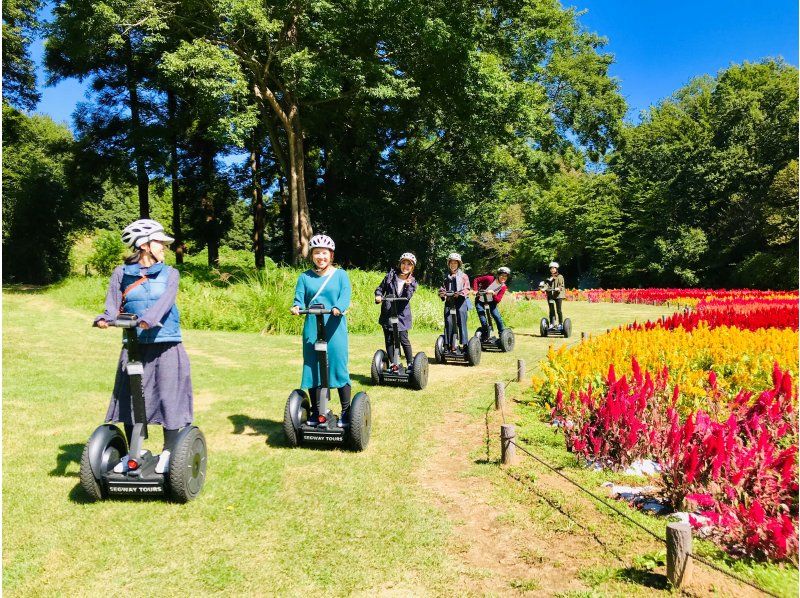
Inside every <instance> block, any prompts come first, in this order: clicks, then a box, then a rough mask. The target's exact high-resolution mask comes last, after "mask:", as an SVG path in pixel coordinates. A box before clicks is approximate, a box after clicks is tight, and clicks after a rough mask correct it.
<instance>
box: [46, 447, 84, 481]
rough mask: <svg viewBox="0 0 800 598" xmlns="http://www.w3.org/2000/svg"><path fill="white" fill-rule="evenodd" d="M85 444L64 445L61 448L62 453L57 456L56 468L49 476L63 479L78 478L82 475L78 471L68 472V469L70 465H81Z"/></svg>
mask: <svg viewBox="0 0 800 598" xmlns="http://www.w3.org/2000/svg"><path fill="white" fill-rule="evenodd" d="M83 447H84V445H83V444H77V443H72V444H62V445H61V446H60V447H58V448H59V450H60V451H61V452H60V453H59V454H58V456H56V466H55V468H54V469H52V470H51V471H50V473H49V474H48V475H51V476H58V477H62V478H77V477H80V474H79V473H78V472H77V471H70V472H67V467H69V464H70V463H77V464H78V465H80V462H81V455H82V454H83Z"/></svg>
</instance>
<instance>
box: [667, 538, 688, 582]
mask: <svg viewBox="0 0 800 598" xmlns="http://www.w3.org/2000/svg"><path fill="white" fill-rule="evenodd" d="M691 554H692V528H691V527H690V526H689V524H688V523H669V524H667V579H669V582H670V583H671V584H672V586H673V587H675V588H678V589H680V588H682V587H685V586H688V585H689V584H690V583H691V582H692V565H693V563H692V558H691V556H690V555H691Z"/></svg>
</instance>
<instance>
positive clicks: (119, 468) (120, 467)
mask: <svg viewBox="0 0 800 598" xmlns="http://www.w3.org/2000/svg"><path fill="white" fill-rule="evenodd" d="M127 465H128V456H127V455H125V456H124V457H122V459H120V460H119V463H117V464H116V465H115V466H114V473H124V472H125V470H126V469H127Z"/></svg>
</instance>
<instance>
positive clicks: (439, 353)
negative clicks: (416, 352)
mask: <svg viewBox="0 0 800 598" xmlns="http://www.w3.org/2000/svg"><path fill="white" fill-rule="evenodd" d="M433 356H434V358H435V359H436V363H444V362H445V360H444V335H443V334H440V335H439V336H438V337H437V338H436V347H435V348H434V350H433Z"/></svg>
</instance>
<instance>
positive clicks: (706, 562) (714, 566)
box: [510, 440, 780, 598]
mask: <svg viewBox="0 0 800 598" xmlns="http://www.w3.org/2000/svg"><path fill="white" fill-rule="evenodd" d="M510 443H511V444H513V445H514V446H515V447H517V448H518V449H519V450H521V451H522V452H523V453H525V454H526V455H528V456H529V457H530V458H532V459H533V460H535V461H536V462H538V463H540V464H542V465H544V466H545V467H546V468H547V469H549V470H550V471H552V472H553V473H555V474H557V475H559V476H561V477H562V478H564V479H565V480H566V481H567V482H569V483H570V484H572V485H573V486H575V487H576V488H578V489H580V490H581V491H583V492H584V493H586V494H588V495H589V496H591V497H592V498H594V499H595V500H596V501H597V502H599V503H601V504H602V505H603V506H605V507H607V508H608V509H610V510H612V511H614V512H615V513H616V514H617V515H620V516H621V517H622V518H623V519H625V520H627V521H629V522H630V523H632V524H634V525H635V526H636V527H638V528H639V529H641V530H643V531H644V532H646V533H647V534H648V535H650V536H652V537H653V538H655V539H656V540H658V541H659V542H661V543H663V544H666V540H664V538H662V537H660V536H658V535H657V534H656V533H655V532H653V531H652V530H651V529H649V528H648V527H646V526H644V525H642V524H641V523H639V522H638V521H636V520H635V519H633V518H632V517H630V516H629V515H628V514H627V513H625V512H623V511H621V510H620V509H618V508H617V507H615V506H614V505H611V504H609V503H607V502H606V501H605V500H604V499H603V498H601V497H600V496H598V495H597V494H595V493H594V492H592V491H591V490H589V489H588V488H585V487H584V486H582V485H581V484H579V483H578V482H576V481H575V480H573V479H572V478H570V477H569V476H567V475H564V473H562V472H561V471H559V470H558V469H557V468H555V467H553V466H552V465H550V464H549V463H547V462H545V461H543V460H542V459H540V458H539V457H537V456H536V455H534V454H533V453H532V452H530V451H529V450H528V449H527V448H525V447H524V446H521V445H520V444H518V443H517V442H515V441H514V440H511V441H510ZM689 557H691V558H692V559H694V560H695V561H698V562H700V563H703V564H704V565H706V566H707V567H710V568H711V569H714V570H715V571H718V572H719V573H722V574H723V575H727V576H728V577H730V578H731V579H734V580H736V581H738V582H739V583H743V584H745V585H748V586H750V587H751V588H753V589H755V590H758V591H759V592H762V593H763V594H766V595H768V596H774V597H775V598H780V596H779V595H778V594H775V593H774V592H771V591H770V590H766V589H764V588H762V587H761V586H759V585H757V584H756V583H754V582H752V581H750V580H749V579H746V578H744V577H741V576H739V575H737V574H735V573H733V572H731V571H728V570H727V569H723V568H722V567H720V566H719V565H717V564H715V563H713V562H712V561H709V560H708V559H706V558H703V557H701V556H700V555H697V554H694V553H690V554H689Z"/></svg>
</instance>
